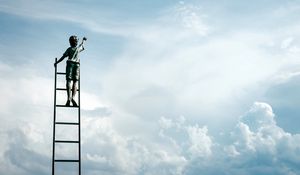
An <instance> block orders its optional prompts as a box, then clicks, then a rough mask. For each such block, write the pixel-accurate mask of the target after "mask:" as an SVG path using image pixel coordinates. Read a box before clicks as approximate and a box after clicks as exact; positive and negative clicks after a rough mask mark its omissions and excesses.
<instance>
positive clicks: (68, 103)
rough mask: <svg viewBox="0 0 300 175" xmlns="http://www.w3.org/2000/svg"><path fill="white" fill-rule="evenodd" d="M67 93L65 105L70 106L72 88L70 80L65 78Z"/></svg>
mask: <svg viewBox="0 0 300 175" xmlns="http://www.w3.org/2000/svg"><path fill="white" fill-rule="evenodd" d="M66 86H67V95H68V100H67V103H66V106H70V102H71V100H72V96H71V90H72V80H67V84H66Z"/></svg>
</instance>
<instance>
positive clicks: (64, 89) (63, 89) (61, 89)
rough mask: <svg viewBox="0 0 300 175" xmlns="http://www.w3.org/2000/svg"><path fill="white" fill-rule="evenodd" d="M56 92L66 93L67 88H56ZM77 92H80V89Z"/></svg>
mask: <svg viewBox="0 0 300 175" xmlns="http://www.w3.org/2000/svg"><path fill="white" fill-rule="evenodd" d="M56 90H60V91H66V90H67V89H66V88H56ZM77 91H79V89H77Z"/></svg>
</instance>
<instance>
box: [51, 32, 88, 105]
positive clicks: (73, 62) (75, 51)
mask: <svg viewBox="0 0 300 175" xmlns="http://www.w3.org/2000/svg"><path fill="white" fill-rule="evenodd" d="M86 40H87V38H86V37H83V39H82V42H81V43H80V44H79V46H78V47H77V44H78V38H77V36H75V35H72V36H70V38H69V43H70V47H69V48H68V49H67V50H66V51H65V53H64V54H63V55H62V57H61V58H60V59H59V60H57V62H55V63H54V66H56V65H57V64H58V63H60V62H61V61H63V60H64V59H65V58H66V57H68V60H67V66H66V87H67V95H68V99H67V103H66V106H70V103H71V102H72V103H73V106H78V105H77V103H76V102H75V100H74V97H75V95H76V92H77V84H78V80H79V65H80V64H79V61H80V59H79V53H80V52H82V51H83V50H84V47H83V43H84V41H86Z"/></svg>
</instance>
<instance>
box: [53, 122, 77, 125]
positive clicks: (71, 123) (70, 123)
mask: <svg viewBox="0 0 300 175" xmlns="http://www.w3.org/2000/svg"><path fill="white" fill-rule="evenodd" d="M55 124H60V125H79V123H74V122H55Z"/></svg>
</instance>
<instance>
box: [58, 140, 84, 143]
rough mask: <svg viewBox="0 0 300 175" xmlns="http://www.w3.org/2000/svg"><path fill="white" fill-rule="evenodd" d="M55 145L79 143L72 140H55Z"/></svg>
mask: <svg viewBox="0 0 300 175" xmlns="http://www.w3.org/2000/svg"><path fill="white" fill-rule="evenodd" d="M55 142H56V143H79V141H74V140H55Z"/></svg>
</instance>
